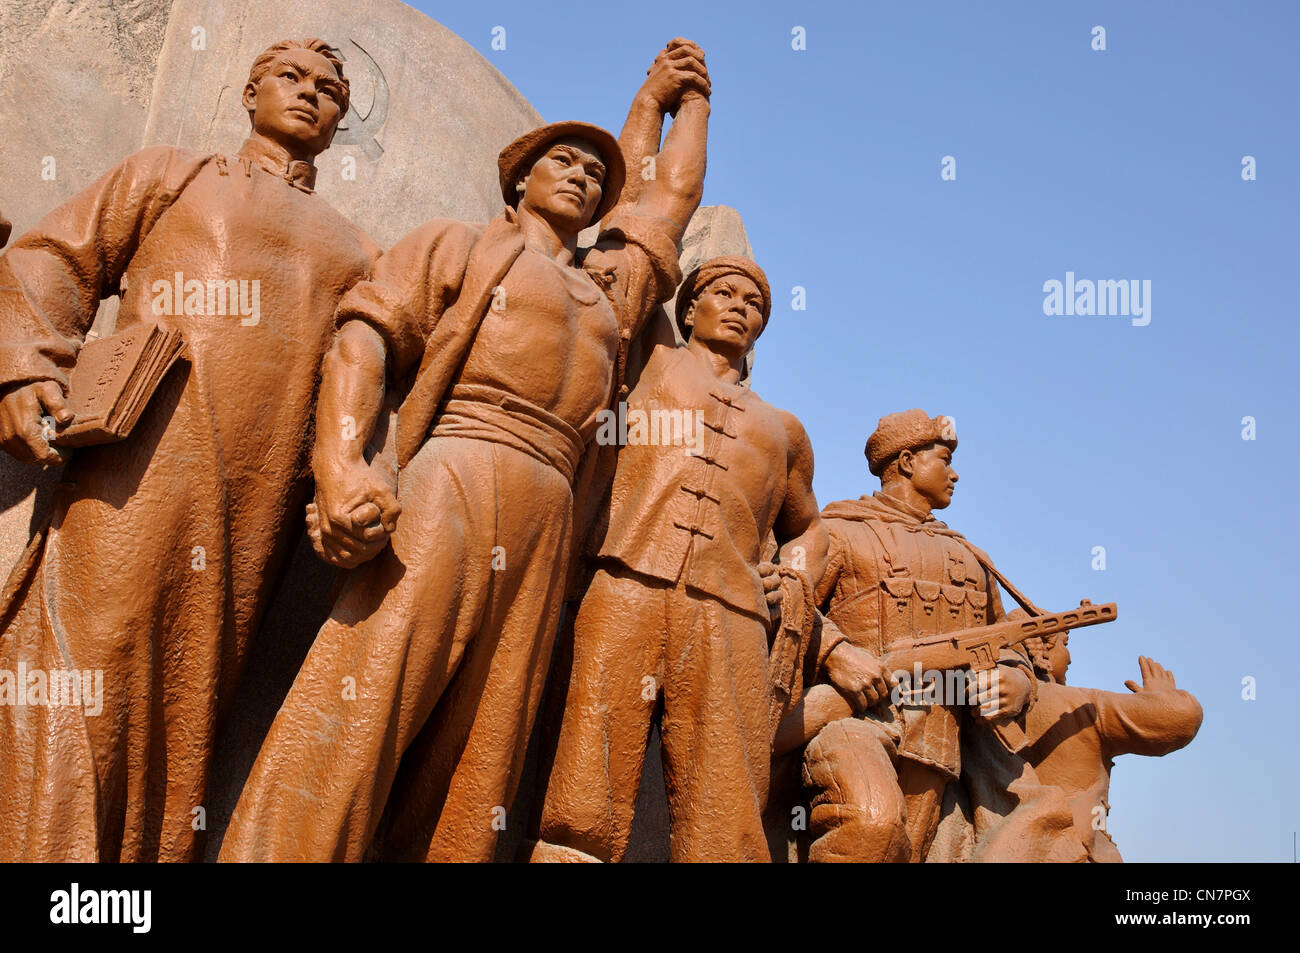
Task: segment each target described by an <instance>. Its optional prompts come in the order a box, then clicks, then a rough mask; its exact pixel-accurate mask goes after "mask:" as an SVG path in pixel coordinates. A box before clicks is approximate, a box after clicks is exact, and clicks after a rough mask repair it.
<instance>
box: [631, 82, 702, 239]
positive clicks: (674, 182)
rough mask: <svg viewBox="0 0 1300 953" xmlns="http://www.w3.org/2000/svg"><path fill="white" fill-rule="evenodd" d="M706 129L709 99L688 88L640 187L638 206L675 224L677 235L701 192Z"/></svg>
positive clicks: (698, 203)
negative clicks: (651, 169)
mask: <svg viewBox="0 0 1300 953" xmlns="http://www.w3.org/2000/svg"><path fill="white" fill-rule="evenodd" d="M708 133H709V101H708V100H707V99H705V98H704V97H703V96H702V95H700V94H699V93H694V92H688V93H687V94H686V95H684V96H683V97H682V105H681V108H680V109H678V110H677V118H676V119H675V120H674V121H673V124H672V128H670V129H669V130H668V135H667V136H666V137H665V138H664V145H663V149H661V150H660V152H659V155H658V158H657V159H656V160H655V169H654V177H653V178H652V179H651V180H650V181H648V182H645V183H644V184H643V187H642V193H641V201H640V203H639V204H638V206H637V210H638V211H639V212H641V213H644V214H648V215H653V216H655V217H657V218H661V219H665V220H667V221H670V222H672V223H673V224H675V225H677V226H678V228H679V230H680V233H679V236H678V237H679V239H680V236H681V234H685V232H686V224H687V222H689V221H690V219H691V216H692V215H694V214H695V210H696V209H697V208H699V206H700V198H701V197H702V196H703V195H704V170H705V159H706V155H705V153H706V145H707V141H708Z"/></svg>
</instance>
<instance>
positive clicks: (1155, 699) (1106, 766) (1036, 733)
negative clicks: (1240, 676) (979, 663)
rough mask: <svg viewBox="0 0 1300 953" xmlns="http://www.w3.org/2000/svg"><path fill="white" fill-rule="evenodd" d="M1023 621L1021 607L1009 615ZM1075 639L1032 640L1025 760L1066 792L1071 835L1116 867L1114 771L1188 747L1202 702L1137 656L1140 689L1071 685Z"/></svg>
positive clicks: (1090, 856) (1129, 684) (1156, 665)
mask: <svg viewBox="0 0 1300 953" xmlns="http://www.w3.org/2000/svg"><path fill="white" fill-rule="evenodd" d="M1017 615H1021V616H1024V613H1023V612H1022V610H1020V609H1015V610H1013V611H1012V612H1011V613H1010V615H1009V618H1015V617H1017ZM1069 645H1070V634H1069V633H1068V632H1062V633H1060V634H1059V635H1054V636H1051V637H1049V638H1046V639H1033V640H1030V644H1029V645H1028V648H1029V651H1030V657H1031V658H1032V659H1033V662H1034V672H1035V674H1036V675H1037V676H1038V679H1039V682H1038V699H1037V701H1035V703H1034V705H1033V707H1032V708H1030V709H1029V712H1028V714H1027V715H1026V717H1025V735H1026V736H1027V738H1028V740H1029V745H1028V747H1027V748H1026V749H1025V757H1026V759H1028V761H1029V763H1030V764H1032V765H1033V766H1034V770H1035V771H1036V772H1038V777H1039V780H1041V781H1042V782H1043V783H1044V784H1052V785H1055V786H1057V787H1059V788H1060V789H1061V790H1062V791H1064V792H1065V796H1066V798H1068V799H1069V802H1070V809H1071V811H1072V812H1073V815H1074V831H1075V835H1076V836H1077V837H1078V838H1079V841H1080V842H1081V843H1082V844H1083V846H1084V848H1085V849H1086V850H1087V851H1088V859H1089V860H1092V861H1096V862H1098V863H1104V862H1112V863H1114V862H1118V861H1119V860H1120V859H1121V858H1120V854H1119V848H1117V847H1116V846H1115V841H1114V840H1112V839H1111V836H1110V834H1109V832H1108V831H1107V819H1108V817H1109V815H1110V772H1111V769H1112V768H1114V766H1115V758H1117V757H1118V756H1119V755H1122V754H1141V755H1146V756H1148V757H1162V756H1164V755H1167V754H1170V753H1171V752H1174V751H1177V750H1178V749H1179V748H1182V747H1184V746H1186V745H1187V744H1189V743H1191V741H1192V739H1193V738H1195V737H1196V733H1197V732H1198V731H1199V730H1200V728H1201V717H1202V714H1203V713H1202V711H1201V705H1200V702H1198V701H1197V700H1196V697H1195V696H1194V695H1192V693H1191V692H1189V691H1187V690H1186V689H1182V688H1179V687H1178V685H1177V684H1176V683H1175V681H1174V673H1173V672H1170V671H1168V670H1167V669H1165V667H1164V666H1163V665H1161V664H1160V663H1159V662H1157V661H1156V660H1155V659H1151V658H1147V657H1146V656H1138V669H1139V671H1140V673H1141V675H1142V684H1141V685H1139V684H1138V683H1137V682H1135V681H1133V680H1131V679H1130V680H1129V681H1126V682H1125V683H1124V685H1125V686H1126V687H1127V688H1128V693H1124V692H1108V691H1103V690H1102V689H1100V688H1080V687H1078V686H1076V685H1067V684H1066V682H1065V673H1066V671H1067V670H1068V669H1069V667H1070V648H1069Z"/></svg>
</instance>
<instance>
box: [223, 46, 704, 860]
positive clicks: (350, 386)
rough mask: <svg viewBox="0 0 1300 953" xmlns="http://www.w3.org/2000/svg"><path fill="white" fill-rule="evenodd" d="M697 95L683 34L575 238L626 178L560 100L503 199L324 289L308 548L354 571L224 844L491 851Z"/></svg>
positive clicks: (690, 49)
mask: <svg viewBox="0 0 1300 953" xmlns="http://www.w3.org/2000/svg"><path fill="white" fill-rule="evenodd" d="M709 92H710V88H709V83H708V74H707V71H706V70H705V68H704V62H703V53H702V51H700V50H699V48H698V47H696V46H695V45H694V44H691V43H688V42H686V41H674V42H673V43H671V44H669V46H668V47H667V48H666V49H665V50H664V51H663V52H662V53H661V54H660V55H659V57H657V58H656V60H655V63H654V65H653V66H652V67H651V69H650V73H649V77H648V78H647V80H646V82H645V84H644V85H643V86H642V88H641V90H640V92H639V93H638V95H637V98H636V100H635V101H634V103H633V106H632V110H631V111H630V113H629V116H628V124H627V127H626V128H625V131H626V130H639V131H640V133H643V132H644V131H645V130H647V129H653V130H654V132H655V146H656V147H657V146H658V138H659V134H660V133H661V130H662V122H663V117H664V115H666V114H667V113H670V112H675V114H676V119H675V121H674V123H673V125H672V128H671V130H670V131H669V133H668V135H667V137H666V139H665V141H664V143H663V148H662V149H661V150H660V151H659V153H658V157H657V160H656V163H657V175H656V176H655V178H654V179H653V180H652V181H647V182H645V183H644V184H643V185H641V186H640V187H639V193H638V196H637V198H636V201H635V203H632V202H626V203H624V206H623V207H622V208H620V209H619V213H618V214H616V215H613V216H611V218H610V220H609V221H608V222H607V224H606V228H605V230H604V231H603V232H602V233H601V235H600V238H599V239H598V241H597V243H596V245H595V247H594V248H592V249H591V250H590V251H589V252H587V253H586V255H585V256H583V255H580V253H579V250H578V247H577V241H578V233H579V232H580V231H581V230H582V229H583V228H585V227H587V226H588V225H591V224H593V223H595V222H597V221H599V220H600V219H601V218H602V216H604V215H606V213H607V212H609V211H610V210H611V209H613V208H614V206H615V205H616V204H618V203H619V201H620V198H621V197H622V193H623V186H624V177H625V171H624V160H623V156H622V151H621V149H620V146H619V143H618V142H617V141H616V140H615V139H614V137H613V136H611V135H610V134H609V133H607V132H605V131H604V130H602V129H599V128H597V127H595V126H592V125H589V124H586V123H577V122H564V123H554V124H551V125H548V126H544V127H542V128H540V129H537V130H534V131H533V132H530V133H528V134H527V135H524V136H522V137H520V138H519V139H517V140H516V141H515V142H513V143H511V144H510V145H508V146H506V148H505V149H504V150H502V152H501V155H500V160H499V172H500V181H501V189H502V197H503V198H504V200H505V202H506V205H507V208H506V210H505V212H504V213H503V215H502V216H501V217H500V218H497V219H495V220H494V221H493V222H492V223H491V224H489V225H488V226H486V228H478V227H474V226H470V225H465V224H462V223H457V222H449V221H434V222H430V223H428V224H426V225H424V226H422V227H421V228H419V229H417V230H416V231H415V232H413V233H412V234H411V235H409V236H407V237H406V238H404V239H403V240H402V241H401V242H399V243H398V244H397V245H396V246H395V247H394V248H393V249H392V250H391V251H389V252H388V253H387V254H386V255H385V256H384V257H383V258H382V259H381V260H380V262H379V264H378V266H377V268H376V273H375V276H374V279H373V280H372V281H368V282H363V283H362V284H361V285H359V286H358V287H357V288H355V289H354V290H353V291H352V292H351V293H350V294H349V295H348V296H347V298H346V299H345V300H344V302H343V303H342V305H341V306H340V308H339V314H338V324H339V332H338V338H337V341H336V343H335V346H334V349H333V350H332V351H331V353H330V355H329V357H328V358H327V360H326V363H325V368H324V375H323V381H322V385H321V398H320V403H319V407H318V410H317V442H316V451H315V460H314V463H315V473H316V481H317V493H316V501H315V507H314V510H313V512H312V513H311V514H310V516H309V524H310V528H311V530H312V534H313V537H314V539H315V542H316V545H317V549H318V552H320V554H321V555H322V556H324V557H325V558H326V559H328V560H329V561H331V562H333V563H335V564H337V565H340V566H348V567H351V566H358V565H359V566H360V568H358V569H357V570H356V571H355V572H353V573H352V574H351V575H350V576H349V577H348V578H347V579H346V582H345V584H344V587H343V590H342V593H341V595H340V597H339V600H338V602H337V603H336V605H335V608H334V612H333V615H332V616H331V618H330V620H329V621H328V622H327V623H326V624H325V626H324V627H323V628H322V630H321V632H320V634H319V635H318V636H317V639H316V642H315V644H314V645H313V647H312V649H311V652H310V654H309V655H308V657H307V659H306V662H305V663H304V665H303V668H302V671H301V672H300V673H299V676H298V678H297V680H296V682H295V683H294V686H293V688H292V689H291V691H290V693H289V696H288V698H287V699H286V701H285V704H284V707H283V708H282V709H281V711H280V713H279V715H278V716H277V717H276V720H275V723H274V724H273V725H272V728H271V731H270V733H269V735H268V737H267V740H266V742H265V745H264V747H263V749H262V751H261V754H260V755H259V757H258V759H257V763H256V764H255V766H254V768H253V771H252V774H251V775H250V778H249V781H248V784H247V786H246V787H245V789H244V792H243V795H242V796H241V798H240V801H239V805H238V807H237V808H236V811H235V814H234V817H233V819H232V821H231V825H230V829H229V832H228V834H227V836H226V840H225V843H224V845H223V848H222V855H221V856H222V858H223V859H284V860H290V859H293V860H300V859H313V860H331V859H338V860H358V859H360V858H361V857H362V856H363V855H364V854H365V853H366V852H367V850H368V849H370V848H371V846H372V842H374V847H375V850H374V853H375V854H377V855H378V856H381V857H388V858H394V859H416V858H418V859H425V858H428V859H432V860H490V859H491V858H492V856H493V851H494V849H495V846H496V841H497V837H498V834H499V832H500V830H501V829H502V828H503V826H504V823H505V815H506V811H507V810H508V808H509V806H510V804H511V801H512V800H513V798H514V794H515V790H516V787H517V785H518V781H519V774H520V770H521V768H522V765H523V758H524V750H525V745H526V742H527V739H528V735H529V732H530V730H531V727H532V724H533V720H534V717H535V714H536V711H537V706H538V703H539V700H540V697H541V692H542V688H543V684H544V682H545V679H546V672H547V667H548V665H549V662H550V657H551V648H552V644H553V641H554V634H555V630H556V623H557V618H558V615H559V611H560V606H561V603H562V600H563V598H564V593H565V587H566V582H567V577H568V568H569V563H570V553H571V549H572V538H573V521H574V508H575V500H574V494H575V485H576V484H580V482H581V478H582V474H584V473H585V472H586V471H585V470H584V465H585V463H586V461H587V460H589V459H590V458H591V455H590V454H588V453H587V448H588V444H589V443H590V442H591V441H592V438H593V437H594V435H595V432H596V427H597V417H598V414H599V413H600V411H601V410H602V409H604V408H606V407H607V406H608V405H609V403H610V402H611V400H612V398H613V395H614V394H615V393H616V391H617V386H618V382H617V372H618V370H619V368H620V367H621V361H622V358H623V356H624V355H625V354H626V349H627V346H628V344H629V342H630V341H631V340H632V339H633V338H634V337H635V336H636V335H637V334H639V333H640V330H641V328H642V326H643V324H644V322H645V320H646V318H647V316H648V315H649V313H650V312H651V311H652V310H653V309H654V308H656V307H657V306H658V304H659V303H660V302H661V301H663V300H665V299H666V298H667V297H669V296H670V295H671V294H672V291H673V289H674V288H675V287H676V285H677V281H678V279H679V277H680V275H679V272H678V268H677V245H678V243H679V242H680V240H681V237H682V234H683V232H684V231H685V227H686V224H687V222H688V221H689V219H690V217H691V215H692V213H693V212H694V211H695V208H696V207H697V206H698V204H699V200H700V194H701V191H702V188H703V178H704V164H705V163H704V155H705V138H706V133H707V125H708V112H709V105H708V99H707V97H708V94H709ZM638 134H639V133H638ZM386 392H387V393H388V394H390V395H391V394H393V393H399V394H400V393H403V392H404V397H403V399H402V403H401V407H400V410H399V411H398V414H397V422H396V434H395V441H394V442H395V445H396V464H397V467H398V468H399V469H398V476H397V487H396V492H395V493H394V491H393V489H392V487H391V485H390V483H389V480H388V479H387V478H386V474H385V469H384V467H383V466H382V465H381V463H380V461H381V460H382V459H383V454H380V455H379V457H378V458H375V459H371V458H370V457H369V456H368V455H367V453H366V448H367V444H368V442H370V441H371V439H372V437H374V436H376V434H375V430H376V424H377V422H379V421H380V420H381V413H380V411H381V407H382V404H383V402H384V400H385V394H386ZM399 767H400V771H399ZM381 815H382V816H383V819H384V820H383V824H382V826H381ZM377 832H378V836H377V837H376V833H377Z"/></svg>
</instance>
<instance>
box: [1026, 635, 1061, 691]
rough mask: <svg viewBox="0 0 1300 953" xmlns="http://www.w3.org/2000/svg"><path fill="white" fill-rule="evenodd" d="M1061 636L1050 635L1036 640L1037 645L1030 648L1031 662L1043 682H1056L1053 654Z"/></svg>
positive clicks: (1035, 672)
mask: <svg viewBox="0 0 1300 953" xmlns="http://www.w3.org/2000/svg"><path fill="white" fill-rule="evenodd" d="M1060 638H1061V634H1060V633H1059V632H1058V633H1057V634H1056V635H1048V636H1043V637H1040V638H1039V639H1037V640H1036V644H1035V645H1034V646H1032V647H1030V648H1029V661H1030V663H1031V664H1032V665H1033V666H1034V674H1035V675H1037V676H1038V680H1039V681H1042V682H1054V681H1056V673H1055V672H1053V671H1052V658H1051V652H1052V650H1053V649H1055V648H1056V643H1057V642H1058V641H1059V640H1060Z"/></svg>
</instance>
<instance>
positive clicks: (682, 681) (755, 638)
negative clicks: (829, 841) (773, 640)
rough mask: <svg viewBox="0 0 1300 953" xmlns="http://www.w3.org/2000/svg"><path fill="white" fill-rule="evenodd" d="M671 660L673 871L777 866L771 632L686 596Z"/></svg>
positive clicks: (674, 598)
mask: <svg viewBox="0 0 1300 953" xmlns="http://www.w3.org/2000/svg"><path fill="white" fill-rule="evenodd" d="M667 622H668V632H667V640H666V642H667V645H666V652H665V653H664V714H663V721H662V724H661V726H660V730H661V733H662V736H663V749H664V751H663V753H664V759H663V760H664V781H665V784H666V786H667V788H668V814H669V817H670V818H671V821H672V842H671V844H670V850H669V853H670V856H671V858H672V859H673V860H674V861H764V862H766V861H770V860H771V853H770V851H769V848H768V845H767V835H766V833H765V832H764V830H763V811H764V809H765V808H766V807H767V792H768V785H769V782H770V772H771V768H772V764H771V757H772V737H771V734H770V732H771V726H770V725H769V724H768V713H769V709H770V692H771V683H770V682H769V680H768V671H767V626H766V625H765V624H764V623H763V622H760V621H758V620H757V619H755V618H753V617H752V616H748V615H745V614H743V613H740V612H736V611H735V610H732V609H729V608H727V607H726V606H724V605H723V604H722V603H720V602H718V601H717V600H716V599H711V598H708V597H705V596H699V595H696V594H694V592H693V591H691V590H688V589H685V588H683V587H680V586H679V587H678V588H676V589H674V590H673V591H672V593H671V594H670V596H669V598H668V620H667Z"/></svg>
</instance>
